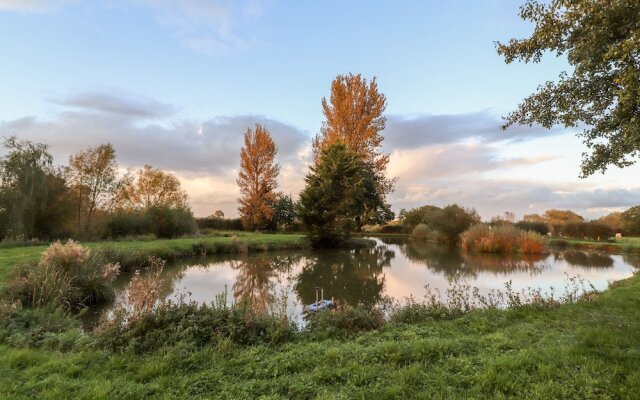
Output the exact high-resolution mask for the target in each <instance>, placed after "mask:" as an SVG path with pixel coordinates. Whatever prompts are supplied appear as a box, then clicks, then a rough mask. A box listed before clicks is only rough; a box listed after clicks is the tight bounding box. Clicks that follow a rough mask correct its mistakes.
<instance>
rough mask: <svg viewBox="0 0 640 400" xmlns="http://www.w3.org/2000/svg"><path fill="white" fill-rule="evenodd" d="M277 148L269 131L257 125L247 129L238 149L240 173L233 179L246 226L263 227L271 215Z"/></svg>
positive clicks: (250, 227)
mask: <svg viewBox="0 0 640 400" xmlns="http://www.w3.org/2000/svg"><path fill="white" fill-rule="evenodd" d="M277 152H278V149H277V147H276V145H275V143H274V142H273V139H272V138H271V134H270V133H269V131H268V130H267V129H266V128H265V127H263V126H262V125H260V124H256V126H255V130H252V129H251V128H248V129H247V132H246V133H245V134H244V147H243V148H242V149H241V151H240V172H239V174H238V179H237V180H236V182H237V183H238V186H239V187H240V193H241V194H242V196H241V197H240V199H238V202H239V203H240V207H238V211H239V212H240V218H241V219H242V224H243V226H244V227H245V228H246V229H252V230H253V229H265V228H266V227H267V226H268V225H269V223H270V222H271V218H272V216H273V204H274V203H275V200H276V189H277V187H278V181H277V179H278V173H279V172H280V166H279V165H278V164H276V162H275V157H276V153H277Z"/></svg>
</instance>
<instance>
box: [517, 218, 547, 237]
mask: <svg viewBox="0 0 640 400" xmlns="http://www.w3.org/2000/svg"><path fill="white" fill-rule="evenodd" d="M515 225H516V228H518V229H521V230H523V231H532V232H536V233H539V234H541V235H543V236H545V235H547V234H548V233H549V227H548V226H547V224H545V223H544V222H534V221H520V222H517V223H516V224H515Z"/></svg>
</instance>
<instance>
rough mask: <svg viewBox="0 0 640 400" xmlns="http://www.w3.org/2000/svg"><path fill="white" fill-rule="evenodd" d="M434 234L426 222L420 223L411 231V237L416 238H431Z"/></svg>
mask: <svg viewBox="0 0 640 400" xmlns="http://www.w3.org/2000/svg"><path fill="white" fill-rule="evenodd" d="M431 236H432V231H431V229H430V228H429V227H428V226H427V225H426V224H418V225H416V227H415V228H413V231H412V232H411V237H414V238H416V239H429V238H430V237H431Z"/></svg>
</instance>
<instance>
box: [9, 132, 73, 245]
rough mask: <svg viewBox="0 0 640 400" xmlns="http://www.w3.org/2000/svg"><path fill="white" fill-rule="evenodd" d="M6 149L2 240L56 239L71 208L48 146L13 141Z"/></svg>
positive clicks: (10, 141) (10, 139)
mask: <svg viewBox="0 0 640 400" xmlns="http://www.w3.org/2000/svg"><path fill="white" fill-rule="evenodd" d="M4 147H5V148H6V149H7V150H8V152H7V154H6V155H5V156H4V157H2V158H0V237H13V238H19V237H22V238H31V237H46V238H51V237H53V236H55V235H56V234H57V233H59V232H60V229H61V227H62V226H63V225H64V223H65V218H66V217H67V216H68V211H69V207H70V205H69V199H68V195H67V192H68V191H67V187H66V185H65V181H64V179H62V178H61V177H60V176H59V175H60V174H59V173H58V172H57V171H56V170H55V169H54V168H53V166H52V163H53V158H52V157H51V155H50V154H49V152H48V147H47V145H45V144H41V143H32V142H30V141H28V140H24V141H20V140H18V139H17V138H16V137H10V138H8V139H6V140H5V142H4Z"/></svg>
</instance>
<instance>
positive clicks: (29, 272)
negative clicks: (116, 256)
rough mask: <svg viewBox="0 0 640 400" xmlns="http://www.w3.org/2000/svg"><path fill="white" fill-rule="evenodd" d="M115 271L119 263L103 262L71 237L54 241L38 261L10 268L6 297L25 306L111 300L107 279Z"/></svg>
mask: <svg viewBox="0 0 640 400" xmlns="http://www.w3.org/2000/svg"><path fill="white" fill-rule="evenodd" d="M119 272H120V265H119V264H117V263H116V264H111V263H107V262H105V261H104V259H103V258H102V257H100V256H99V255H93V254H91V253H90V252H89V250H87V249H85V248H84V247H82V246H81V245H79V244H78V243H76V242H74V241H72V240H69V241H68V242H67V243H66V244H64V245H63V244H62V243H60V242H56V243H54V244H52V245H51V246H49V248H48V249H47V250H46V251H45V252H44V253H43V254H42V257H41V259H40V261H39V262H38V263H35V264H27V265H23V266H22V267H20V268H18V269H17V270H16V271H15V272H14V275H13V277H12V279H11V280H10V283H9V288H8V297H9V300H10V301H15V300H19V301H20V302H21V303H22V304H23V305H26V306H29V307H47V306H52V307H54V308H57V307H62V308H64V309H67V310H70V309H78V308H82V307H84V306H88V305H92V304H100V303H104V302H106V301H109V300H111V299H112V298H113V297H114V291H113V288H112V287H111V285H110V283H111V282H112V281H113V279H115V277H116V276H117V275H118V274H119Z"/></svg>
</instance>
